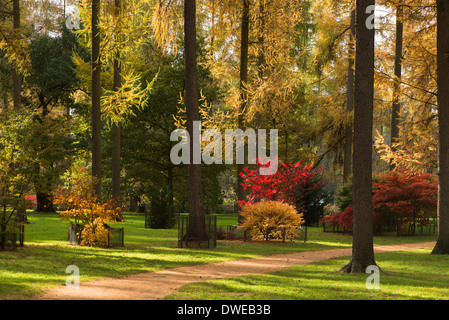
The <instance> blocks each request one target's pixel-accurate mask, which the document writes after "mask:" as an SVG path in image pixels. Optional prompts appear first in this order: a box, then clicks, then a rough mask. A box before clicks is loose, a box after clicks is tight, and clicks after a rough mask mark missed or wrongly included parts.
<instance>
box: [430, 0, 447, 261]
mask: <svg viewBox="0 0 449 320" xmlns="http://www.w3.org/2000/svg"><path fill="white" fill-rule="evenodd" d="M448 53H449V0H437V78H438V79H437V84H438V127H439V130H438V131H439V148H438V150H439V159H438V161H439V179H438V238H437V243H436V245H435V247H434V248H433V251H432V254H449V125H448V124H449V55H448Z"/></svg>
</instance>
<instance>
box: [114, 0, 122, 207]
mask: <svg viewBox="0 0 449 320" xmlns="http://www.w3.org/2000/svg"><path fill="white" fill-rule="evenodd" d="M119 15H120V0H115V17H116V18H117V17H118V16H119ZM118 55H119V53H117V58H116V59H114V91H118V90H120V87H121V86H122V77H121V65H120V61H119V58H120V57H119V56H118ZM121 129H122V126H121V124H120V123H114V124H113V126H112V196H113V197H114V199H115V201H117V202H118V203H121V192H120V171H121V166H120V148H121V147H120V145H121Z"/></svg>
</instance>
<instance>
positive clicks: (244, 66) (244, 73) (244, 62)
mask: <svg viewBox="0 0 449 320" xmlns="http://www.w3.org/2000/svg"><path fill="white" fill-rule="evenodd" d="M248 50H249V0H243V13H242V26H241V46H240V108H239V114H238V127H239V129H242V130H244V129H245V123H244V119H245V117H244V112H245V109H246V104H247V100H248V95H247V92H246V85H247V82H248ZM244 167H245V165H244V164H237V200H238V201H243V200H245V199H246V195H245V189H244V188H243V182H244V180H243V177H242V176H241V173H242V172H243V168H244ZM242 219H243V218H242V217H241V216H240V207H239V216H238V221H239V222H242Z"/></svg>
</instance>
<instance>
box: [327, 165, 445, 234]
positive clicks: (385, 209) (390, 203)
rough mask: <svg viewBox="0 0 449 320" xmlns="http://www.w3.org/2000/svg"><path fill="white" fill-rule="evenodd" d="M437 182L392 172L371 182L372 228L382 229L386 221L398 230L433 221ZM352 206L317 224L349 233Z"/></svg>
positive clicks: (429, 176)
mask: <svg viewBox="0 0 449 320" xmlns="http://www.w3.org/2000/svg"><path fill="white" fill-rule="evenodd" d="M437 194H438V181H437V179H436V176H435V175H433V174H430V173H414V172H409V171H406V170H402V169H396V170H393V171H390V172H388V173H386V174H383V175H381V176H380V177H379V180H378V181H376V182H373V227H374V229H377V228H382V224H384V223H385V222H386V221H395V223H396V225H397V226H398V227H402V226H404V225H407V224H410V223H413V224H415V223H416V222H418V223H419V224H421V225H426V224H428V223H429V217H436V212H437ZM352 211H353V207H352V205H349V206H348V207H347V208H346V210H345V211H343V212H338V213H334V214H332V215H329V216H326V217H324V218H323V219H322V220H321V223H328V222H329V223H331V224H332V226H333V227H336V226H340V227H342V228H344V230H346V231H350V230H352Z"/></svg>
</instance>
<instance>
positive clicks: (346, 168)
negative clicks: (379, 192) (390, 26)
mask: <svg viewBox="0 0 449 320" xmlns="http://www.w3.org/2000/svg"><path fill="white" fill-rule="evenodd" d="M354 34H355V10H351V22H350V31H349V50H348V56H349V58H348V84H347V91H346V110H347V111H348V114H350V113H351V112H352V111H353V110H354ZM352 129H353V125H352V120H351V122H350V123H348V124H347V125H346V128H345V131H346V132H345V134H346V137H345V155H344V164H343V182H344V183H347V182H348V181H349V178H350V176H351V167H352Z"/></svg>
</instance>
